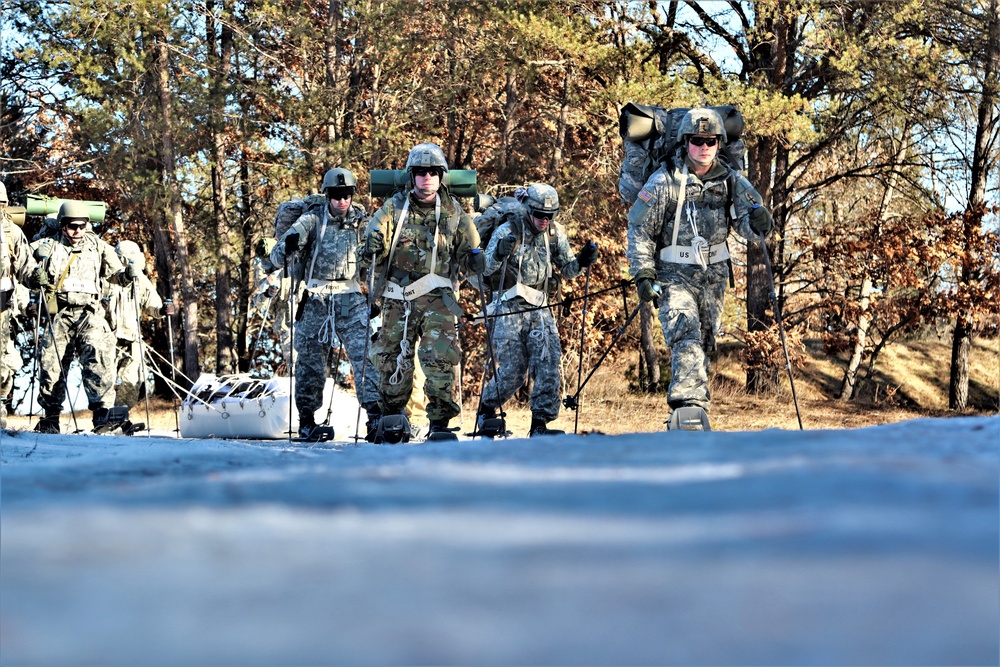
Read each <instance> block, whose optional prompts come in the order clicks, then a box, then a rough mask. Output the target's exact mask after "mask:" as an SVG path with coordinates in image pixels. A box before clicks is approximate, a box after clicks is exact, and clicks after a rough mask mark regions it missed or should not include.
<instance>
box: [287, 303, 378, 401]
mask: <svg viewBox="0 0 1000 667" xmlns="http://www.w3.org/2000/svg"><path fill="white" fill-rule="evenodd" d="M368 335H369V329H368V307H367V302H366V299H365V296H364V295H363V294H360V293H349V294H338V295H332V296H323V297H320V296H315V295H311V296H309V298H308V299H307V300H306V302H305V304H304V305H303V308H302V316H301V317H300V318H299V320H298V321H296V323H295V351H296V357H295V407H296V409H297V410H298V411H299V414H300V415H302V414H307V413H310V412H315V411H316V410H318V409H320V408H321V407H323V388H324V387H325V386H326V378H327V368H328V364H329V361H328V359H329V355H330V350H332V349H333V348H335V347H337V339H340V345H341V346H342V347H343V348H344V349H345V350H346V351H347V358H348V360H349V361H350V362H351V368H352V369H353V370H354V385H355V387H357V396H358V402H359V403H361V407H363V408H364V409H365V410H366V411H367V412H369V413H376V412H378V410H379V403H378V372H377V371H376V370H375V367H374V365H373V364H372V362H371V360H370V359H365V337H366V336H368ZM362 374H363V375H364V378H365V379H364V383H362V382H361V376H362Z"/></svg>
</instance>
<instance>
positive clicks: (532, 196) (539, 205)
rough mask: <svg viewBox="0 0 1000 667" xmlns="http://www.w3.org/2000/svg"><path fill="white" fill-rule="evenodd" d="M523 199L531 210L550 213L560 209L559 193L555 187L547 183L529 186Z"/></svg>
mask: <svg viewBox="0 0 1000 667" xmlns="http://www.w3.org/2000/svg"><path fill="white" fill-rule="evenodd" d="M522 201H523V203H524V205H525V206H526V207H527V208H528V210H529V211H548V212H550V213H556V212H558V211H559V193H558V192H556V189H555V188H554V187H552V186H551V185H546V184H545V183H535V184H534V185H532V186H531V187H529V188H528V192H527V193H526V195H525V197H524V199H523V200H522Z"/></svg>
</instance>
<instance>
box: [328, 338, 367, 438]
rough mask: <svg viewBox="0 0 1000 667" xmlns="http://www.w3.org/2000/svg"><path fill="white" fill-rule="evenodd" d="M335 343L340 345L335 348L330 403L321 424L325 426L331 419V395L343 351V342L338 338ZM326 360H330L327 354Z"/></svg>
mask: <svg viewBox="0 0 1000 667" xmlns="http://www.w3.org/2000/svg"><path fill="white" fill-rule="evenodd" d="M337 342H338V343H340V345H339V346H338V347H337V358H336V359H335V360H334V365H333V373H332V375H333V390H332V391H331V392H330V403H329V405H327V408H326V420H325V421H324V422H323V423H324V424H325V425H327V426H329V425H330V418H331V417H333V395H334V394H335V393H337V379H338V378H339V377H340V355H341V353H343V351H344V342H343V341H341V340H340V339H339V337H338V340H337ZM326 358H327V360H329V359H330V355H329V354H327V356H326ZM359 405H360V403H359Z"/></svg>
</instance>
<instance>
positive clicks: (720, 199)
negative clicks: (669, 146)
mask: <svg viewBox="0 0 1000 667" xmlns="http://www.w3.org/2000/svg"><path fill="white" fill-rule="evenodd" d="M683 166H684V163H683V162H680V161H679V160H678V161H671V162H668V163H667V164H665V165H664V166H662V167H660V168H659V169H657V170H656V171H655V172H654V173H653V175H652V176H650V177H649V180H648V181H646V184H645V185H644V186H643V188H642V190H640V191H639V196H638V198H637V199H636V201H635V203H634V204H633V205H632V208H631V210H630V211H629V214H628V250H627V252H626V256H627V258H628V262H629V273H630V274H631V275H633V276H634V275H635V274H636V273H638V272H639V271H640V270H641V269H653V270H655V271H656V275H657V277H658V278H659V279H661V280H662V279H664V278H665V277H666V276H668V275H671V274H677V273H681V274H684V275H687V276H689V277H690V276H693V275H695V274H696V273H698V272H704V271H707V272H710V273H712V274H717V276H718V278H719V279H720V280H725V279H726V277H727V276H728V273H729V268H728V265H727V264H726V263H725V262H718V263H709V264H708V267H707V268H705V269H703V268H702V267H701V266H699V265H698V264H684V263H675V262H670V261H666V260H665V259H664V258H663V257H662V255H661V251H662V250H663V249H664V248H667V247H669V246H671V244H672V241H673V235H674V223H675V221H676V220H677V216H676V213H677V203H678V201H679V200H680V186H681V182H682V181H683V179H684V176H683V173H682V168H683ZM687 166H688V172H689V173H688V174H687V179H686V183H687V185H686V187H685V192H684V210H683V211H681V216H680V218H679V222H680V225H679V227H678V230H677V245H678V246H691V244H692V241H693V239H694V237H695V236H696V229H697V235H699V236H701V237H702V238H704V239H705V240H706V241H707V242H708V244H709V245H711V246H716V247H718V246H719V244H725V243H726V239H727V237H728V236H729V230H730V228H733V229H734V230H735V231H736V233H737V234H739V235H740V236H742V237H743V238H746V239H750V238H755V235H754V234H753V231H752V230H751V229H750V208H751V206H752V203H751V201H750V198H753V199H754V200H755V201H759V200H760V195H759V194H757V191H756V190H755V189H754V188H753V186H752V185H750V183H749V181H747V180H746V178H744V177H743V176H742V175H740V174H738V173H737V172H734V171H733V170H731V169H730V168H729V167H727V166H725V165H724V164H721V163H720V162H718V161H716V163H715V164H714V165H713V167H712V169H711V170H710V171H709V172H708V173H707V174H706V175H704V176H702V177H698V176H697V175H695V173H694V169H693V168H692V165H691V163H690V162H688V163H687ZM731 188H732V189H733V190H734V191H733V192H730V189H731Z"/></svg>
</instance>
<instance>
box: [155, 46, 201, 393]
mask: <svg viewBox="0 0 1000 667" xmlns="http://www.w3.org/2000/svg"><path fill="white" fill-rule="evenodd" d="M156 68H157V92H158V93H159V97H160V114H161V122H162V127H161V128H160V131H161V133H162V134H161V137H160V140H161V150H162V151H163V155H162V159H163V186H164V191H165V194H166V206H165V214H164V217H165V218H166V219H167V220H168V221H169V224H170V225H171V227H172V229H173V233H174V259H175V263H176V266H177V273H178V274H180V292H181V302H182V308H183V314H184V315H183V320H184V326H183V329H184V332H183V340H184V347H183V350H182V351H183V354H184V363H183V372H184V374H185V375H186V376H187V377H188V378H190V379H192V380H194V379H196V378H197V377H198V296H197V294H196V293H195V290H194V275H193V273H192V272H191V263H190V261H189V258H188V244H187V235H186V232H185V228H184V210H183V207H182V205H181V189H180V184H179V183H178V181H177V167H176V161H175V159H174V121H173V115H172V113H171V104H173V93H172V92H171V90H170V60H169V48H168V46H167V37H166V34H165V33H163V32H161V33H160V34H158V35H156ZM171 292H173V290H171Z"/></svg>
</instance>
